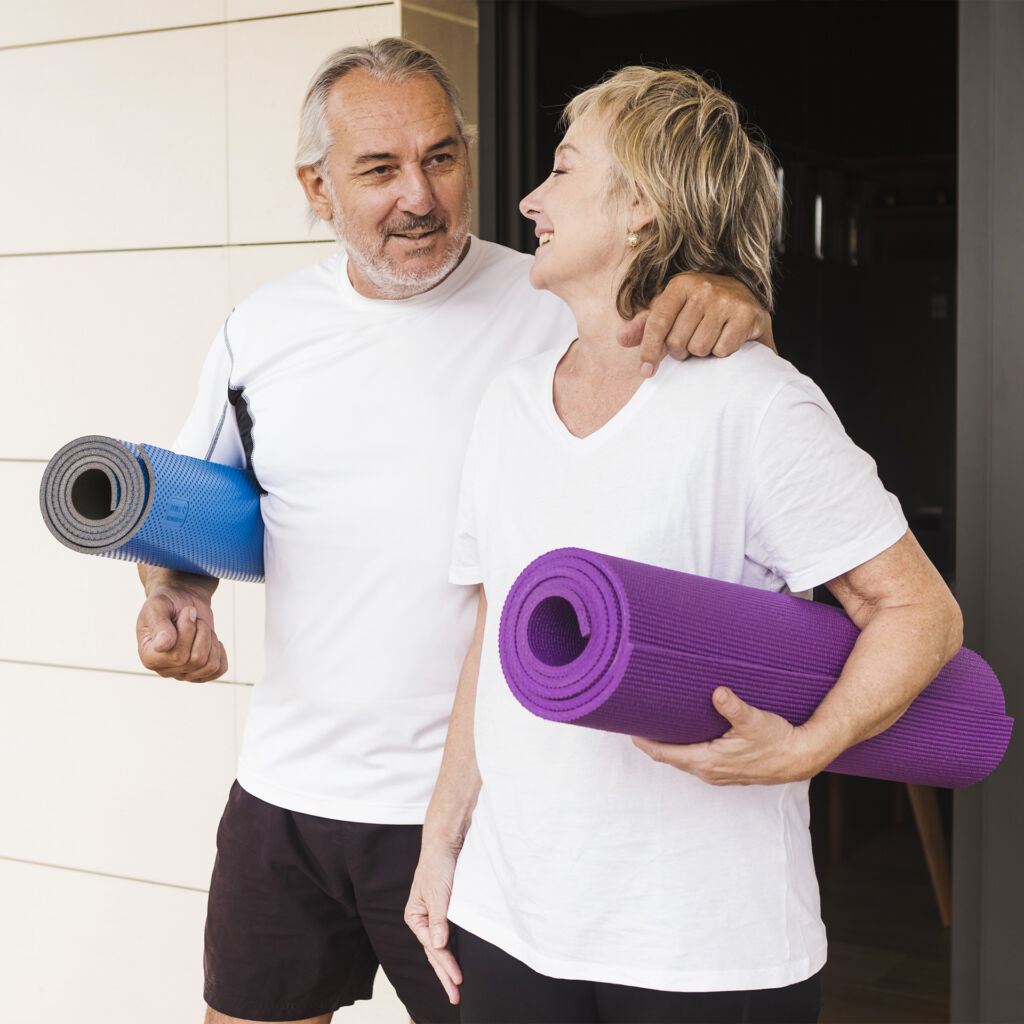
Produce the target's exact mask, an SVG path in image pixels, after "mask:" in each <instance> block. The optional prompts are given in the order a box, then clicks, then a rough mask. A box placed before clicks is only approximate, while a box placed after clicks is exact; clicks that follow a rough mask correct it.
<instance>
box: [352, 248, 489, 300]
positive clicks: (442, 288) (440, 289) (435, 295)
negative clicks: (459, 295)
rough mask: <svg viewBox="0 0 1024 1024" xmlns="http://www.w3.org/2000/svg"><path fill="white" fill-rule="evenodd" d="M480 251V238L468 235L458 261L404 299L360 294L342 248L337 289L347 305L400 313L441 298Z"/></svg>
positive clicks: (463, 279) (472, 265) (471, 266)
mask: <svg viewBox="0 0 1024 1024" xmlns="http://www.w3.org/2000/svg"><path fill="white" fill-rule="evenodd" d="M481 254H482V246H481V244H480V240H479V239H478V238H476V237H475V236H474V235H470V236H469V250H468V252H467V253H466V255H465V256H464V257H463V258H462V261H461V262H460V263H459V265H458V266H457V267H456V268H455V269H454V270H453V271H452V272H451V273H450V274H449V275H448V276H447V277H446V278H445V279H444V280H443V281H442V282H441V283H440V284H438V285H435V286H434V287H433V288H431V289H429V290H428V291H425V292H421V293H420V294H419V295H410V296H409V297H408V298H406V299H371V298H369V297H368V296H366V295H360V293H359V292H357V291H356V290H355V288H353V287H352V282H351V281H350V280H349V278H348V253H347V252H346V251H345V250H344V249H342V250H341V252H340V253H339V254H338V263H337V285H338V292H339V293H340V295H341V297H342V299H344V301H345V303H346V304H347V305H349V306H353V307H355V308H356V309H362V310H367V311H371V310H372V311H375V312H377V313H380V314H383V315H385V316H388V315H390V316H395V315H399V316H400V315H402V314H405V313H410V312H414V311H416V310H421V309H424V308H427V307H429V306H435V305H437V304H438V303H440V302H444V300H445V299H447V298H448V297H449V296H451V295H452V294H454V293H455V292H456V291H458V290H459V288H461V287H462V285H463V284H465V282H466V281H467V280H469V277H470V276H471V274H472V273H473V269H474V268H475V266H476V264H477V263H479V261H480V257H481Z"/></svg>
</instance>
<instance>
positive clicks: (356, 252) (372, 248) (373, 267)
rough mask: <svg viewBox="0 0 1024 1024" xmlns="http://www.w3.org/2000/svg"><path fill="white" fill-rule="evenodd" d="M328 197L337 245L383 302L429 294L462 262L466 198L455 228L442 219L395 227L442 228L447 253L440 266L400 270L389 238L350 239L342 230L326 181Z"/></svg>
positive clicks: (466, 231)
mask: <svg viewBox="0 0 1024 1024" xmlns="http://www.w3.org/2000/svg"><path fill="white" fill-rule="evenodd" d="M326 185H327V195H328V198H329V199H330V201H331V210H332V212H333V216H332V218H331V226H332V227H333V228H334V234H335V235H336V236H337V238H338V241H339V242H340V243H341V244H342V245H343V246H344V247H345V249H346V251H347V252H348V256H349V259H350V260H351V261H352V262H353V263H354V264H355V265H356V266H357V267H358V268H359V272H360V273H361V274H362V275H363V276H364V277H366V278H367V279H369V280H370V281H371V282H372V283H373V285H374V287H375V288H376V289H377V291H379V292H380V293H381V297H382V298H386V299H407V298H409V297H410V296H413V295H419V294H421V293H422V292H426V291H429V290H430V289H431V288H433V287H435V285H438V284H440V283H441V282H442V281H443V280H444V279H445V278H446V277H447V276H448V275H449V274H450V273H451V272H452V271H453V270H454V269H455V268H456V267H457V266H458V265H459V260H460V259H462V251H463V249H464V248H465V246H466V237H467V235H468V234H469V218H470V206H469V194H468V193H467V195H466V200H465V202H464V203H463V204H462V209H461V210H460V211H459V215H458V220H457V222H456V223H455V224H454V225H450V224H448V223H447V222H446V221H444V220H443V219H441V218H438V217H432V216H430V215H428V216H426V217H416V218H414V217H410V218H408V221H409V223H406V224H401V223H400V224H397V225H395V226H394V227H393V228H392V233H395V232H396V231H415V230H424V228H426V229H427V230H430V229H431V228H432V226H435V227H443V229H444V230H445V233H446V238H445V241H446V246H447V247H446V249H445V254H444V258H443V259H442V260H441V262H440V263H438V264H434V265H433V266H430V267H415V266H403V265H402V264H401V263H396V262H395V261H393V260H392V259H391V257H390V256H389V255H388V253H387V250H386V246H387V240H388V235H386V234H380V233H377V234H374V235H362V236H358V235H352V234H349V233H348V232H347V231H346V230H345V224H344V222H343V220H342V218H341V213H340V209H341V207H340V204H339V203H338V201H337V199H336V197H335V195H334V186H333V184H332V183H331V181H330V179H327V181H326Z"/></svg>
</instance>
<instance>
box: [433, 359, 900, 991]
mask: <svg viewBox="0 0 1024 1024" xmlns="http://www.w3.org/2000/svg"><path fill="white" fill-rule="evenodd" d="M563 351H564V350H562V349H559V350H556V351H554V352H547V353H544V354H542V355H540V356H536V357H533V358H530V359H527V360H524V361H523V362H521V363H519V364H516V365H515V366H513V367H511V368H509V369H508V370H506V371H504V372H503V373H502V374H501V375H500V376H499V377H498V378H497V379H496V380H495V381H494V383H493V384H492V385H491V387H490V388H489V389H488V391H487V393H486V394H485V396H484V399H483V401H482V404H481V406H480V409H479V411H478V413H477V418H476V422H475V425H474V429H473V434H472V438H471V441H470V445H469V449H468V452H467V455H466V462H465V467H464V470H463V480H462V488H461V495H460V505H459V514H458V525H457V530H456V539H455V547H454V554H453V560H452V566H451V572H450V578H451V580H452V582H455V583H462V584H475V583H483V584H484V588H485V592H486V594H487V598H488V614H487V622H486V627H485V636H484V647H483V655H482V659H481V665H480V678H479V684H478V689H477V698H476V700H477V703H476V717H475V740H476V756H477V760H478V762H479V767H480V773H481V777H482V780H483V785H482V789H481V792H480V797H479V800H478V803H477V806H476V809H475V811H474V814H473V823H472V826H471V828H470V830H469V834H468V836H467V839H466V843H465V847H464V849H463V851H462V853H461V856H460V858H459V862H458V867H457V871H456V876H455V884H454V891H453V895H452V900H451V906H450V912H449V914H450V917H451V919H452V920H453V921H455V922H456V923H457V924H459V925H460V926H462V927H464V928H466V929H468V930H469V931H471V932H473V933H474V934H476V935H478V936H480V937H481V938H483V939H485V940H487V941H488V942H491V943H493V944H495V945H497V946H499V947H501V948H502V949H504V950H505V951H506V952H508V953H510V954H511V955H512V956H514V957H516V958H517V959H519V960H521V961H523V962H525V963H526V964H528V965H529V966H530V967H532V968H533V969H534V970H537V971H539V972H540V973H542V974H546V975H549V976H553V977H560V978H575V979H584V980H593V981H606V982H612V983H616V984H622V985H634V986H640V987H644V988H653V989H662V990H667V991H719V990H735V989H754V988H774V987H780V986H783V985H788V984H792V983H794V982H797V981H800V980H802V979H804V978H807V977H809V976H810V975H811V974H813V973H814V972H815V971H817V970H818V969H819V968H820V967H821V966H822V964H823V963H824V960H825V931H824V926H823V924H822V922H821V917H820V912H819V900H818V888H817V882H816V879H815V875H814V866H813V861H812V856H811V844H810V835H809V831H808V801H807V789H808V787H807V783H794V784H787V785H778V786H746V787H741V786H735V787H712V786H709V785H707V784H705V783H703V782H701V781H700V780H698V779H696V778H694V777H692V776H689V775H686V774H684V773H682V772H680V771H677V770H676V769H674V768H670V767H667V766H665V765H660V764H656V763H655V762H653V761H652V760H650V759H649V758H648V757H647V756H646V755H645V754H643V753H642V752H641V751H640V750H638V749H637V748H636V747H635V746H634V745H633V744H632V742H631V741H630V738H629V737H628V736H620V735H615V734H611V733H605V732H598V731H595V730H590V729H586V728H579V727H572V726H567V725H562V724H556V723H551V722H546V721H543V720H541V719H539V718H535V717H534V716H532V715H531V714H530V713H529V712H527V711H526V710H525V709H524V708H523V707H522V706H520V704H519V703H518V702H517V701H516V700H515V698H514V697H513V696H512V694H511V693H510V691H509V689H508V687H507V685H506V684H505V681H504V678H503V676H502V673H501V667H500V664H499V660H498V644H497V628H498V621H499V618H500V614H501V609H502V605H503V603H504V600H505V597H506V595H507V593H508V590H509V588H510V587H511V585H512V583H513V581H514V580H515V578H516V576H517V575H518V573H519V572H520V571H521V570H522V569H523V568H524V567H525V566H526V565H527V564H528V563H529V562H530V561H531V560H532V559H533V558H535V557H537V556H538V555H540V554H542V553H544V552H545V551H548V550H550V549H552V548H558V547H563V546H575V547H583V548H590V549H593V550H596V551H599V552H603V553H605V554H610V555H616V556H621V557H625V558H630V559H634V560H637V561H642V562H649V563H652V564H655V565H660V566H665V567H667V568H671V569H678V570H682V571H685V572H691V573H697V574H699V575H702V576H708V577H714V578H717V579H722V580H729V581H732V582H736V583H743V584H746V585H748V586H754V587H759V588H762V589H765V590H776V591H778V590H782V589H784V588H786V587H788V588H789V589H790V590H791V591H794V592H796V591H801V590H805V589H808V588H810V587H812V586H815V585H817V584H820V583H823V582H825V581H827V580H830V579H833V578H834V577H836V576H838V575H841V574H842V573H844V572H846V571H848V570H850V569H852V568H854V567H856V566H858V565H860V564H862V563H863V562H866V561H867V560H868V559H870V558H872V557H874V556H875V555H877V554H879V553H880V552H882V551H883V550H885V549H886V548H888V547H890V546H891V545H892V544H894V543H895V542H896V541H897V540H899V539H900V537H901V536H902V535H903V534H904V532H905V531H906V520H905V519H904V517H903V515H902V513H901V511H900V508H899V505H898V503H897V501H896V499H895V498H894V497H893V496H892V495H890V494H888V493H887V492H886V491H885V490H884V489H883V487H882V485H881V484H880V482H879V480H878V477H877V474H876V470H875V464H874V462H873V461H872V460H871V458H870V457H869V456H867V455H866V454H865V453H864V452H862V451H861V450H860V449H858V448H857V447H856V446H855V445H854V444H853V442H852V441H851V440H850V439H849V437H848V436H847V435H846V434H845V432H844V431H843V428H842V426H841V424H840V423H839V421H838V419H837V418H836V416H835V413H834V412H833V411H832V409H831V407H830V406H829V404H828V402H827V401H826V399H825V398H824V396H823V395H822V393H821V392H820V390H819V389H818V388H817V387H816V385H815V384H814V383H813V382H812V381H810V380H808V379H807V378H806V377H803V376H802V375H800V374H799V373H798V372H797V371H796V370H795V369H794V368H793V367H792V366H791V365H790V364H789V363H787V362H785V361H784V360H782V359H780V358H778V357H777V356H776V355H774V354H773V353H771V352H769V351H768V350H767V349H766V348H764V347H763V346H761V345H758V344H753V343H751V344H748V345H746V346H744V347H743V349H741V350H740V352H739V353H737V354H736V355H735V356H732V357H731V358H729V359H724V360H717V359H690V360H687V361H686V362H683V363H675V362H673V361H672V360H671V359H669V360H665V361H664V363H663V364H662V365H661V366H660V367H659V369H658V372H657V374H656V375H655V376H654V377H653V378H652V379H650V380H647V381H645V382H644V383H643V384H642V385H641V387H640V388H639V390H638V391H637V392H636V394H635V395H634V396H633V397H632V399H630V401H629V402H628V403H627V404H626V406H625V407H624V408H623V409H622V410H620V412H619V413H617V414H616V415H615V416H614V417H613V418H612V419H611V420H610V421H609V422H608V423H606V424H605V425H604V426H603V427H601V428H600V429H599V430H597V431H595V432H594V433H592V434H590V435H589V436H587V437H585V438H578V437H575V436H573V435H572V434H570V433H569V431H568V430H567V429H566V427H565V425H564V424H563V423H562V422H561V420H559V418H558V416H557V414H556V413H555V410H554V406H553V402H552V382H553V376H554V370H555V366H556V365H557V363H558V361H559V359H560V358H561V356H562V354H563ZM722 628H723V629H728V628H729V623H728V622H727V621H724V622H723V623H722Z"/></svg>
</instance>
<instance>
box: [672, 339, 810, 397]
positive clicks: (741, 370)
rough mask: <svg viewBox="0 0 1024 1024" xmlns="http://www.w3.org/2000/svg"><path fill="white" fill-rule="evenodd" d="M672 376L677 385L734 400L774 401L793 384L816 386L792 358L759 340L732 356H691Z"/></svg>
mask: <svg viewBox="0 0 1024 1024" xmlns="http://www.w3.org/2000/svg"><path fill="white" fill-rule="evenodd" d="M672 378H673V383H674V384H675V385H676V386H677V387H680V388H690V389H695V390H699V391H700V392H701V393H707V394H709V395H714V396H716V397H717V398H718V399H720V400H721V401H722V402H726V401H728V402H729V403H730V404H732V403H735V402H736V401H737V400H738V399H745V400H747V401H752V402H755V403H756V402H758V401H770V400H771V398H772V396H773V395H774V394H775V393H777V392H778V391H780V390H781V389H783V388H785V387H786V385H790V384H792V385H798V386H802V385H805V384H809V385H811V386H812V387H813V386H814V385H813V382H812V381H811V380H810V378H809V377H806V376H805V375H804V374H802V373H801V372H800V371H799V370H798V369H797V368H796V367H795V366H794V365H793V364H792V363H791V362H789V361H788V360H787V359H783V358H782V357H781V356H780V355H778V354H777V353H775V352H773V351H772V350H771V349H770V348H768V346H767V345H762V344H761V343H760V342H757V341H748V342H746V343H745V344H744V345H742V346H741V347H740V348H739V349H738V350H737V351H736V352H734V353H733V354H732V355H731V356H723V357H719V356H705V357H703V358H694V357H691V358H689V359H687V360H685V361H684V362H683V363H681V364H679V365H678V367H677V368H675V369H674V370H673V371H672Z"/></svg>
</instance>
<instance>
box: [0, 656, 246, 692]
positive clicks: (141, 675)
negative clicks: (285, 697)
mask: <svg viewBox="0 0 1024 1024" xmlns="http://www.w3.org/2000/svg"><path fill="white" fill-rule="evenodd" d="M0 665H27V666H28V667H29V668H61V669H67V670H68V671H70V672H101V673H103V674H105V675H115V676H135V677H136V678H137V679H163V678H164V677H163V676H158V675H157V674H156V673H155V672H136V671H134V670H133V669H128V668H99V667H97V666H96V665H64V664H59V663H57V662H53V661H28V660H26V659H24V658H0ZM182 685H187V686H252V685H253V684H252V683H247V682H245V681H244V680H241V679H211V680H210V681H209V682H208V683H183V684H182Z"/></svg>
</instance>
